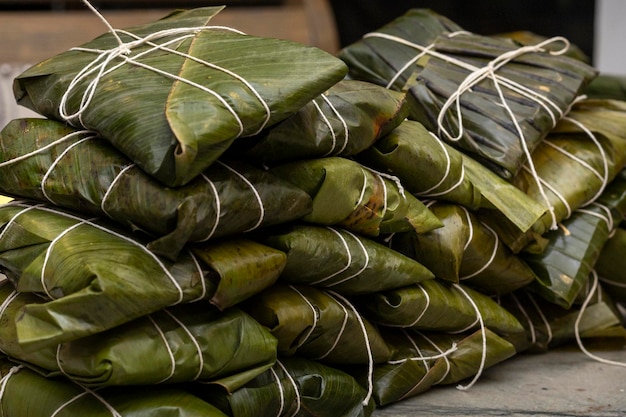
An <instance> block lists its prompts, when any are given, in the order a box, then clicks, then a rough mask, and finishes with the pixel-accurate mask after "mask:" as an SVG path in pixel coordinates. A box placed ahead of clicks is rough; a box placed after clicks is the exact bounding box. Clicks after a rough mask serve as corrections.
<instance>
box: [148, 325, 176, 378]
mask: <svg viewBox="0 0 626 417" xmlns="http://www.w3.org/2000/svg"><path fill="white" fill-rule="evenodd" d="M147 317H148V320H150V322H151V323H152V325H153V326H154V328H155V329H156V331H157V333H159V336H160V337H161V340H162V341H163V345H164V346H165V350H167V354H168V356H169V358H170V374H169V375H168V376H166V377H165V378H163V379H162V380H160V381H159V382H157V384H162V383H163V382H166V381H169V380H170V379H172V377H173V376H174V374H175V373H176V358H175V357H174V351H173V350H172V347H171V346H170V344H169V343H168V342H167V337H166V336H165V333H164V332H163V329H161V327H160V326H159V325H158V323H157V322H156V321H155V320H154V319H153V318H152V315H150V314H149V315H148V316H147Z"/></svg>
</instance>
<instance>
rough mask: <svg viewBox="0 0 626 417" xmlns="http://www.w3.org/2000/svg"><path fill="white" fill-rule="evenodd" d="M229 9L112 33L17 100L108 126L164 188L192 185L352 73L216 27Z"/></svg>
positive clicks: (45, 72) (41, 71)
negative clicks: (228, 153) (238, 143)
mask: <svg viewBox="0 0 626 417" xmlns="http://www.w3.org/2000/svg"><path fill="white" fill-rule="evenodd" d="M221 9H222V7H206V8H198V9H191V10H187V11H176V12H173V13H171V14H170V15H168V16H166V17H164V18H163V19H161V20H158V21H156V22H151V23H147V24H144V25H140V26H134V27H131V28H127V29H125V30H115V31H113V32H109V33H106V34H103V35H101V36H100V37H98V38H96V39H94V40H92V41H90V42H88V43H86V44H84V45H82V46H80V47H77V48H72V49H71V50H69V51H67V52H63V53H61V54H58V55H56V56H53V57H51V58H49V59H48V60H46V61H43V62H41V63H39V64H37V65H35V66H33V67H31V68H29V69H28V70H26V71H25V72H24V73H22V74H21V75H20V76H18V77H17V78H16V79H15V83H14V92H15V97H16V99H17V101H18V103H19V104H21V105H23V106H26V107H28V108H31V109H33V110H35V111H36V112H38V113H40V114H42V115H44V116H46V117H48V118H50V119H56V120H60V121H66V122H69V123H72V124H73V125H75V126H82V127H83V128H86V129H89V130H95V131H97V132H99V133H100V134H101V135H102V136H103V137H104V138H106V139H107V140H109V141H111V142H112V143H113V144H114V145H115V147H116V148H118V149H120V150H121V151H122V152H123V153H124V154H126V156H128V157H129V158H130V159H132V160H133V161H134V162H135V163H137V165H138V166H139V167H141V168H142V169H143V170H144V171H146V172H147V173H148V174H149V175H151V176H153V177H155V178H156V179H158V180H159V181H160V182H162V183H164V184H165V185H168V186H179V185H184V184H186V183H188V182H189V181H190V180H191V179H193V178H195V177H196V176H197V175H199V174H200V173H201V172H203V171H204V170H205V169H206V168H207V167H208V166H210V165H211V164H212V163H213V162H214V161H215V160H216V159H217V158H218V157H219V156H220V155H221V154H222V153H223V152H224V151H225V150H226V149H227V148H228V147H229V146H230V145H231V144H232V142H233V141H234V140H235V139H236V138H238V137H241V136H250V135H255V134H257V133H259V132H260V131H261V130H263V129H264V128H266V127H270V126H272V125H273V124H275V123H277V122H279V121H282V120H284V119H285V118H287V117H289V116H290V115H292V114H293V113H295V112H296V111H298V110H299V109H300V108H301V107H302V106H304V105H305V104H306V103H308V102H309V101H311V100H312V99H314V98H315V97H317V96H318V95H320V94H321V93H323V92H324V91H326V90H328V88H330V87H331V86H332V85H334V84H335V83H337V82H338V81H340V80H341V79H342V78H343V77H344V75H345V73H346V68H345V64H344V63H343V62H341V60H339V59H338V58H336V57H334V56H332V55H330V54H328V53H326V52H324V51H322V50H320V49H317V48H314V47H308V46H304V45H301V44H299V43H296V42H292V41H287V40H280V39H271V38H262V37H256V36H252V35H246V34H243V33H241V32H240V31H237V30H235V29H230V28H225V27H215V26H208V23H209V21H210V20H211V18H212V17H213V16H215V15H216V14H217V13H219V11H220V10H221ZM94 19H96V17H94Z"/></svg>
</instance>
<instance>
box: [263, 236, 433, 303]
mask: <svg viewBox="0 0 626 417" xmlns="http://www.w3.org/2000/svg"><path fill="white" fill-rule="evenodd" d="M259 239H260V241H261V242H262V243H263V244H265V245H268V246H270V247H273V248H276V249H279V250H281V251H283V252H285V253H286V254H287V264H286V266H285V269H284V270H283V272H282V274H281V275H280V279H281V280H283V281H288V282H292V283H294V284H309V285H312V286H315V287H321V288H328V289H331V290H334V291H337V292H338V293H341V294H347V295H350V294H352V295H354V294H364V293H372V292H378V291H383V290H388V289H392V288H398V287H404V286H406V285H410V284H415V283H417V282H421V281H423V280H426V279H432V278H434V275H433V274H432V272H430V271H429V270H428V269H426V268H425V267H424V266H422V265H421V264H420V263H418V262H417V261H415V260H413V259H410V258H408V257H406V256H404V255H402V254H401V253H399V252H396V251H394V250H391V249H389V248H387V247H386V246H384V245H381V244H380V243H377V242H375V241H373V240H370V239H367V238H364V237H361V236H357V235H355V234H353V233H350V232H347V231H345V230H341V229H335V228H330V227H319V226H304V225H300V226H298V225H296V226H293V227H289V228H279V229H277V230H269V231H268V232H267V234H264V235H263V236H260V237H259Z"/></svg>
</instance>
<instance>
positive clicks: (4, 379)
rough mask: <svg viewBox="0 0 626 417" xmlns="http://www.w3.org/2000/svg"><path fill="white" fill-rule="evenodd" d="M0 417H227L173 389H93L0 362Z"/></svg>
mask: <svg viewBox="0 0 626 417" xmlns="http://www.w3.org/2000/svg"><path fill="white" fill-rule="evenodd" d="M0 377H1V379H0V383H1V384H0V385H1V386H2V387H3V389H2V390H1V391H0V414H1V415H3V416H11V417H34V416H58V417H69V416H89V417H111V416H112V415H113V416H116V417H117V416H119V417H154V416H155V410H168V412H170V413H175V415H176V416H178V417H197V416H202V417H227V416H226V414H224V413H223V412H221V411H220V410H219V409H218V408H216V407H214V406H213V405H211V404H209V403H208V402H206V401H203V400H201V399H200V398H198V397H196V396H194V395H192V394H190V393H189V392H187V391H185V390H182V389H181V388H176V387H166V386H156V387H155V386H137V387H132V388H128V387H123V388H118V387H108V388H105V389H101V390H97V391H95V390H91V389H89V388H86V387H84V386H82V385H80V384H76V383H73V382H69V381H68V380H65V379H62V378H58V379H52V378H44V377H43V376H41V375H40V374H38V373H36V372H33V371H32V370H30V369H26V368H24V367H21V366H16V365H15V364H12V363H11V362H8V361H6V360H3V359H0Z"/></svg>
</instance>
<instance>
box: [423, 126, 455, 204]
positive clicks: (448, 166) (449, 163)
mask: <svg viewBox="0 0 626 417" xmlns="http://www.w3.org/2000/svg"><path fill="white" fill-rule="evenodd" d="M428 133H429V134H430V136H432V137H433V138H434V139H435V142H436V143H437V144H438V145H439V146H440V147H441V149H442V150H443V154H444V155H445V157H446V169H445V171H444V173H443V176H442V177H441V179H440V180H439V182H438V183H436V184H435V185H433V186H432V187H430V188H428V189H427V190H424V191H420V192H419V193H417V195H419V196H425V197H437V196H440V195H444V194H447V193H449V192H451V191H452V190H454V189H455V188H457V187H459V186H460V185H461V184H462V183H463V180H464V179H465V164H461V175H460V178H459V180H458V181H457V183H456V184H453V185H452V186H451V187H449V188H448V189H447V190H444V191H440V192H437V193H432V192H433V191H434V190H436V189H437V188H439V187H440V186H441V184H443V183H444V182H445V181H446V180H447V179H448V176H449V175H450V171H451V168H452V159H451V157H450V153H449V152H448V149H447V148H446V146H445V145H444V143H443V141H441V139H439V138H438V137H437V135H435V134H434V133H433V132H430V131H429V132H428ZM431 193H432V194H431Z"/></svg>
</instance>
